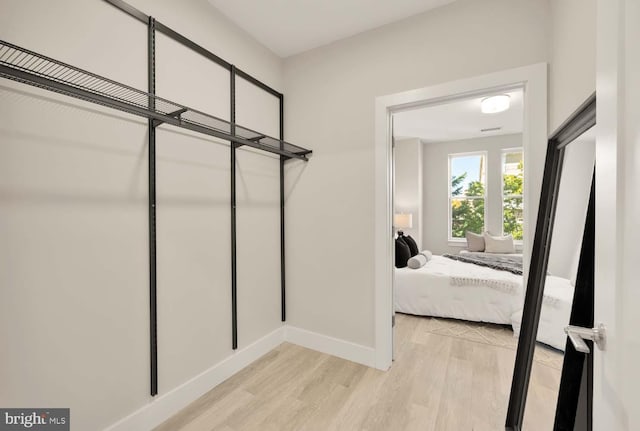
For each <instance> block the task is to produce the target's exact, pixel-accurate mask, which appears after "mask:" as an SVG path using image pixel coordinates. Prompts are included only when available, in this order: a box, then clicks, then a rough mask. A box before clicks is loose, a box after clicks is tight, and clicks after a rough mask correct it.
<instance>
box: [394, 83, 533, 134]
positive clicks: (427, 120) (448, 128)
mask: <svg viewBox="0 0 640 431" xmlns="http://www.w3.org/2000/svg"><path fill="white" fill-rule="evenodd" d="M499 94H508V95H509V96H510V97H511V106H510V108H509V109H508V110H506V111H504V112H499V113H497V114H483V113H482V112H480V102H481V100H482V99H484V98H485V97H487V96H490V95H492V94H486V95H483V96H481V97H474V98H471V99H462V100H457V101H453V102H450V103H443V104H439V105H433V106H426V107H422V108H416V109H412V110H410V111H403V112H400V113H397V114H394V116H393V132H394V136H395V137H396V138H408V137H411V138H420V139H421V140H422V141H423V142H425V143H429V142H431V143H435V142H446V141H458V140H462V139H473V138H481V137H486V136H496V135H508V134H512V133H522V123H523V115H524V107H523V94H522V90H521V89H519V90H513V91H507V92H504V93H499ZM495 127H500V130H496V131H487V132H482V131H481V130H482V129H491V128H495Z"/></svg>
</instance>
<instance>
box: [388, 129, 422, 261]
mask: <svg viewBox="0 0 640 431" xmlns="http://www.w3.org/2000/svg"><path fill="white" fill-rule="evenodd" d="M393 160H394V196H393V203H394V207H395V210H394V213H405V214H411V215H412V216H413V217H412V222H413V227H412V228H411V229H402V231H403V232H404V233H405V235H411V237H412V238H413V239H414V240H415V241H416V242H417V243H418V248H419V249H422V143H421V142H420V140H419V139H418V138H407V139H397V140H396V141H395V147H394V150H393Z"/></svg>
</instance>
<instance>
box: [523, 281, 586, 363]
mask: <svg viewBox="0 0 640 431" xmlns="http://www.w3.org/2000/svg"><path fill="white" fill-rule="evenodd" d="M573 291H574V287H573V286H572V285H571V282H570V281H569V280H567V279H566V278H560V277H556V276H553V275H548V276H547V280H546V281H545V286H544V299H543V301H542V310H541V311H540V321H539V323H538V335H537V337H536V339H537V340H538V341H539V342H541V343H545V344H547V345H549V346H551V347H555V348H556V349H558V350H562V351H564V348H565V344H566V340H567V336H566V334H565V333H564V328H565V327H566V326H567V325H568V324H569V318H570V317H571V306H572V302H573ZM521 323H522V310H518V311H517V312H516V313H514V315H513V319H512V322H511V326H512V327H513V333H514V334H515V335H516V336H518V335H519V334H520V326H521Z"/></svg>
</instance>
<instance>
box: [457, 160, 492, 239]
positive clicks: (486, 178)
mask: <svg viewBox="0 0 640 431" xmlns="http://www.w3.org/2000/svg"><path fill="white" fill-rule="evenodd" d="M468 156H482V157H484V197H481V196H465V198H466V199H482V198H484V214H483V217H484V223H483V225H484V229H483V231H484V230H486V228H487V220H488V218H487V214H488V213H487V209H488V206H489V205H488V203H489V187H488V184H489V169H487V163H488V161H489V155H488V152H487V151H469V152H464V153H451V154H449V155H448V156H447V173H448V175H447V198H448V205H447V208H448V209H447V237H448V242H449V245H451V246H457V247H464V246H466V245H467V239H466V238H453V236H452V235H451V227H452V226H451V225H452V220H451V216H452V214H451V159H453V158H455V157H468Z"/></svg>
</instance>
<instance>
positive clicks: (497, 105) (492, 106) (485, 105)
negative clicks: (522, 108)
mask: <svg viewBox="0 0 640 431" xmlns="http://www.w3.org/2000/svg"><path fill="white" fill-rule="evenodd" d="M510 102H511V98H510V97H509V96H508V95H506V94H499V95H497V96H491V97H485V98H484V99H482V101H481V102H480V110H481V111H482V113H483V114H495V113H498V112H502V111H506V110H507V109H509V104H510Z"/></svg>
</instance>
